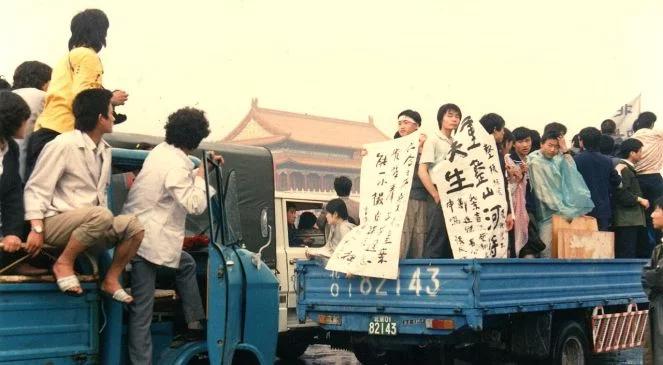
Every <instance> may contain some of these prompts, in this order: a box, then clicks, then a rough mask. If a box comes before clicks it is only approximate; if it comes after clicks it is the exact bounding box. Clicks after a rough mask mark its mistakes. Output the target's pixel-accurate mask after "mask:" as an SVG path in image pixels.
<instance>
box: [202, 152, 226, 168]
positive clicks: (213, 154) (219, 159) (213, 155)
mask: <svg viewBox="0 0 663 365" xmlns="http://www.w3.org/2000/svg"><path fill="white" fill-rule="evenodd" d="M207 158H208V159H210V160H212V161H213V162H214V163H215V164H217V165H223V164H224V163H226V161H225V160H224V159H223V156H221V155H220V154H218V153H216V152H209V153H208V154H207Z"/></svg>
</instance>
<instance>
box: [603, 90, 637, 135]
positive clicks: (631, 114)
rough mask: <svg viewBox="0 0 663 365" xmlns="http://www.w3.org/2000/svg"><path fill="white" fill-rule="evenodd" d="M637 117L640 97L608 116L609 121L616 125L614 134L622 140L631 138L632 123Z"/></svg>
mask: <svg viewBox="0 0 663 365" xmlns="http://www.w3.org/2000/svg"><path fill="white" fill-rule="evenodd" d="M638 115H640V95H638V97H636V98H635V99H633V101H631V102H630V103H626V104H624V105H622V106H620V107H619V108H617V110H615V111H614V112H613V114H612V115H611V116H610V119H612V120H613V121H614V122H615V124H616V125H617V130H616V131H615V133H616V134H617V135H618V136H622V137H623V138H628V137H631V135H632V134H633V123H634V122H635V120H636V119H638Z"/></svg>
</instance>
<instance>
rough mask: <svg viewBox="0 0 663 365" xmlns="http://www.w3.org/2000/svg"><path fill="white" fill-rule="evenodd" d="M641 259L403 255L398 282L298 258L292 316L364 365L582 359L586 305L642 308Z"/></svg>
mask: <svg viewBox="0 0 663 365" xmlns="http://www.w3.org/2000/svg"><path fill="white" fill-rule="evenodd" d="M645 263H646V262H645V261H644V260H625V259H618V260H561V259H472V260H450V259H435V260H421V259H412V260H409V259H408V260H403V261H401V262H400V265H399V276H398V279H397V280H385V279H376V278H367V277H356V276H353V277H350V278H347V277H346V275H345V274H342V273H337V272H330V271H327V270H325V269H324V267H322V266H321V265H319V264H318V263H317V262H316V261H299V262H298V263H297V267H296V272H297V288H298V307H297V313H298V316H299V319H300V320H301V321H304V320H306V319H312V320H314V321H316V322H318V323H319V324H320V325H321V326H322V327H323V328H324V329H325V330H328V331H330V333H331V342H332V344H334V346H336V347H340V348H347V349H349V350H352V351H354V353H355V355H356V357H357V358H358V359H359V360H360V361H361V362H362V363H363V364H405V363H415V362H416V363H423V362H422V361H428V362H429V363H435V364H444V363H452V364H453V361H454V359H456V358H460V359H463V360H465V361H471V362H473V363H476V364H490V363H493V362H494V361H497V360H496V359H502V360H504V359H508V360H509V361H516V362H520V363H523V364H539V363H550V364H586V363H588V361H589V359H590V357H591V356H590V355H591V352H592V350H593V348H594V347H593V346H592V344H593V332H594V330H595V326H594V324H595V323H594V324H593V323H592V315H593V314H596V311H595V309H597V308H601V310H602V311H603V313H616V312H623V311H624V310H625V309H626V307H627V305H629V304H630V305H631V308H636V307H637V306H638V305H639V306H640V307H641V309H643V308H645V307H646V302H647V298H646V296H645V294H644V292H643V289H642V286H641V283H640V275H641V272H642V267H643V265H644V264H645ZM641 313H644V312H643V311H641ZM640 321H642V323H641V325H640V327H638V329H637V330H635V332H638V333H637V336H642V333H641V332H642V331H644V328H645V325H646V319H645V318H644V317H643V316H641V317H640ZM622 332H623V333H622V336H627V334H626V332H624V331H622ZM631 332H633V331H631ZM631 332H629V336H636V334H635V333H631ZM601 336H605V335H603V334H602V335H601ZM597 337H598V336H597ZM639 338H642V337H639ZM640 352H641V351H640ZM634 363H639V362H634Z"/></svg>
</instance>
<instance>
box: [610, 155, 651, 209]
mask: <svg viewBox="0 0 663 365" xmlns="http://www.w3.org/2000/svg"><path fill="white" fill-rule="evenodd" d="M620 166H623V169H622V170H621V171H622V175H623V176H625V177H626V178H624V179H621V185H620V186H619V187H618V188H617V189H616V190H615V194H614V198H615V202H616V203H617V204H619V205H621V206H623V207H634V206H636V205H638V204H640V205H643V204H645V202H644V201H643V200H644V199H643V198H641V197H639V196H636V195H635V194H633V193H632V192H631V189H632V188H633V179H635V176H634V175H632V173H631V171H627V170H628V167H626V166H624V165H618V167H620ZM616 171H617V170H615V172H616ZM629 175H630V176H629ZM641 201H642V202H641ZM646 203H647V205H649V202H646Z"/></svg>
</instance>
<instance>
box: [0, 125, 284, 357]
mask: <svg viewBox="0 0 663 365" xmlns="http://www.w3.org/2000/svg"><path fill="white" fill-rule="evenodd" d="M109 142H110V143H111V144H112V145H113V146H114V147H115V148H114V149H113V164H112V165H113V166H112V168H113V171H112V179H111V184H110V186H109V199H108V201H109V209H111V211H113V212H114V214H117V213H119V212H120V211H121V207H122V204H123V203H124V199H126V194H127V193H128V189H130V181H131V176H132V175H135V174H137V173H138V172H139V171H140V168H141V166H142V163H143V161H144V160H145V158H146V157H147V154H148V152H147V151H137V150H131V149H129V148H132V146H131V144H132V142H131V141H126V140H124V141H121V140H117V139H110V138H109ZM139 142H149V143H152V144H156V143H159V142H160V140H158V139H156V140H155V139H154V138H153V139H152V140H150V141H139ZM133 143H134V146H135V143H137V142H133ZM121 147H124V148H121ZM203 149H205V150H214V151H217V152H220V153H221V154H223V156H224V158H225V161H226V163H225V164H224V165H223V166H216V167H214V168H211V169H208V168H207V164H203V165H204V166H205V168H206V178H207V180H208V183H209V184H210V185H211V186H213V187H214V188H215V190H216V191H217V192H218V193H217V194H216V195H215V196H209V208H208V210H207V212H206V213H205V214H203V215H201V216H196V217H193V216H191V217H187V224H186V230H187V232H186V236H187V238H188V239H189V241H190V243H191V242H193V243H194V244H192V245H190V246H191V247H190V248H188V250H189V253H191V255H192V256H193V257H194V258H195V259H196V263H197V270H198V281H199V284H200V289H201V296H202V298H203V303H204V304H205V307H206V311H207V336H206V339H205V340H203V341H198V342H185V343H176V342H173V340H174V338H175V337H176V335H177V334H178V332H179V331H180V330H181V329H182V327H183V319H182V313H181V309H180V308H179V298H178V297H177V293H176V292H175V291H174V282H173V275H172V273H169V272H167V271H164V272H159V274H158V276H157V289H158V290H157V291H156V293H155V297H156V298H155V307H154V316H153V320H152V328H151V329H152V338H153V354H152V358H153V362H154V363H155V364H197V363H212V364H229V365H230V364H260V365H263V364H272V363H273V362H274V359H275V351H276V343H277V335H276V333H277V328H278V303H279V293H278V281H277V278H276V276H275V274H274V270H276V267H275V258H276V249H275V243H274V239H275V232H274V227H275V219H274V213H275V212H274V206H273V186H274V184H273V180H272V179H273V176H274V175H273V164H272V159H271V154H270V153H269V151H267V150H266V149H262V148H253V147H241V146H226V145H202V146H201V150H199V151H196V152H195V153H194V155H195V156H198V157H199V158H196V157H193V156H192V157H191V158H192V160H193V161H194V162H195V163H196V164H200V162H201V161H200V160H201V159H202V158H203V156H204V154H203V153H204V151H203ZM255 181H269V182H270V183H269V184H255ZM208 195H209V192H208ZM185 241H186V240H185ZM58 254H59V252H57V250H54V251H52V252H50V253H49V255H50V256H51V259H52V258H53V257H57V255H58ZM111 257H112V252H109V251H103V252H100V253H98V254H96V255H81V257H79V260H78V262H77V265H76V271H77V274H79V279H80V280H81V284H82V286H83V290H84V291H85V294H84V295H83V296H82V297H70V296H66V295H63V294H62V293H60V292H59V290H58V288H57V286H56V284H55V282H54V278H53V275H51V274H48V275H40V276H23V275H13V274H11V273H10V272H8V271H0V272H2V274H0V363H11V364H97V363H102V364H125V363H127V360H126V353H125V351H126V350H125V349H126V326H127V315H126V313H125V312H126V307H125V306H123V305H122V304H120V303H118V302H115V301H113V300H111V299H109V298H106V297H103V296H101V293H100V288H99V278H100V277H103V275H104V273H105V270H106V269H107V267H108V266H109V264H110V261H111ZM12 259H13V258H7V257H3V261H2V264H0V270H1V269H3V266H2V265H5V267H6V266H7V265H11V261H12ZM19 259H20V258H19ZM43 260H45V261H46V266H48V265H49V263H48V260H49V258H48V257H44V258H43ZM127 270H130V268H127ZM126 278H128V275H127V276H126V277H125V279H126ZM124 284H125V286H127V287H130V283H128V282H127V281H126V280H125V283H124Z"/></svg>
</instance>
